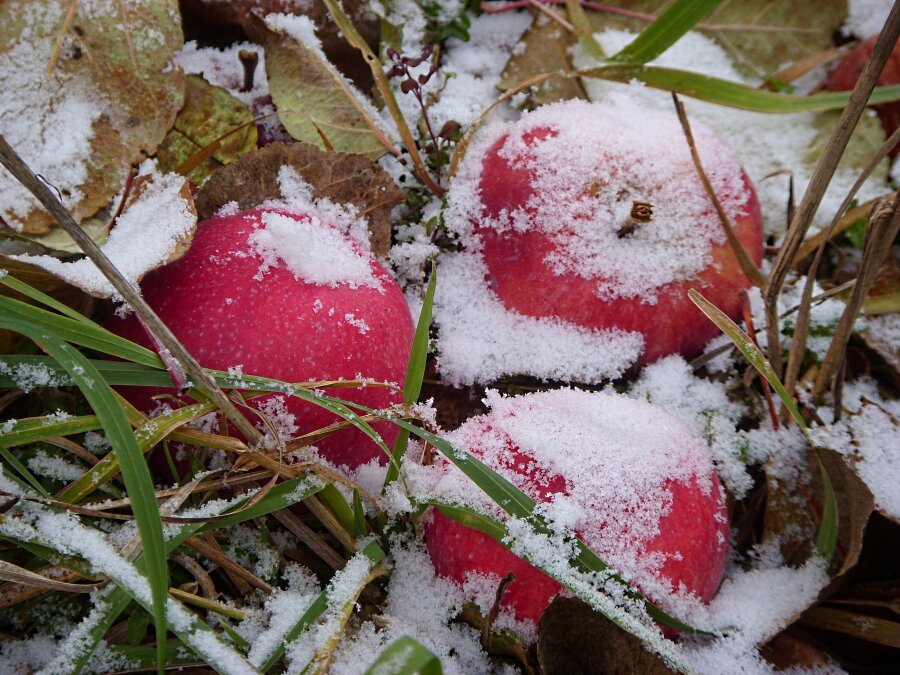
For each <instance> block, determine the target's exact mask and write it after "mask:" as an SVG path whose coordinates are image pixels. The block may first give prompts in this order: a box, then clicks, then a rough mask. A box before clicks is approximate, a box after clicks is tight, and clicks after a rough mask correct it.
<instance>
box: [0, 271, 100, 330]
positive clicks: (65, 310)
mask: <svg viewBox="0 0 900 675" xmlns="http://www.w3.org/2000/svg"><path fill="white" fill-rule="evenodd" d="M0 286H6V287H7V288H9V289H10V290H13V291H16V292H17V293H20V294H21V295H24V296H25V297H26V298H31V299H32V300H34V301H35V302H39V303H41V304H42V305H46V306H47V307H50V308H51V309H55V310H56V311H57V312H59V313H60V314H63V315H65V316H67V317H69V318H70V319H75V320H76V321H79V322H81V323H87V324H93V325H95V326H96V325H97V324H96V323H94V322H93V321H91V320H90V319H89V318H88V317H86V316H85V315H84V314H81V313H80V312H77V311H76V310H74V309H72V308H71V307H69V306H68V305H65V304H63V303H61V302H60V301H59V300H57V299H56V298H52V297H50V296H49V295H47V294H46V293H44V292H42V291H39V290H38V289H36V288H34V287H33V286H29V285H28V284H26V283H25V282H24V281H19V280H18V279H16V278H15V277H14V276H12V275H11V274H5V275H4V274H0Z"/></svg>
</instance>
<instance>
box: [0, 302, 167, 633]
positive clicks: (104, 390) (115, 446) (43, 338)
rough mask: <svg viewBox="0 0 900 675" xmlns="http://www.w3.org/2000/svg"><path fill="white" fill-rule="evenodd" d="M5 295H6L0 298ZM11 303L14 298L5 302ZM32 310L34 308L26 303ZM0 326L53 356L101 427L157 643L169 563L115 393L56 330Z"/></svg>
mask: <svg viewBox="0 0 900 675" xmlns="http://www.w3.org/2000/svg"><path fill="white" fill-rule="evenodd" d="M0 300H6V298H0ZM10 302H14V301H10ZM32 309H34V308H32ZM0 327H3V328H6V329H7V330H12V331H15V332H17V333H21V334H22V335H25V336H27V337H29V338H31V339H32V340H33V341H34V342H35V343H36V344H38V345H39V346H41V348H42V349H43V350H44V351H45V352H47V354H48V355H50V356H51V357H53V358H54V359H56V360H57V361H58V362H59V364H60V365H61V366H63V367H64V368H65V369H66V370H67V371H68V372H69V375H70V376H71V377H72V378H73V379H74V380H75V382H76V383H77V384H78V387H79V389H81V393H82V394H83V395H84V397H85V398H86V399H87V401H88V403H89V404H90V406H91V408H92V409H93V410H94V413H95V414H96V415H97V418H98V419H99V420H100V423H101V425H102V427H103V430H104V431H105V432H106V435H107V437H108V438H109V441H110V444H111V445H112V450H113V453H115V456H116V459H117V460H118V462H119V466H120V467H121V472H122V478H123V479H124V480H125V487H126V489H127V490H128V496H129V498H130V499H131V507H132V512H133V513H134V518H135V521H136V523H137V527H138V532H140V535H141V540H142V542H143V547H144V551H145V555H146V558H147V574H148V580H149V582H150V590H151V597H152V605H153V618H154V623H155V625H156V637H157V642H158V643H159V644H160V648H161V649H162V646H163V645H164V643H165V637H166V630H167V628H166V598H167V595H168V589H169V567H168V564H167V562H166V553H165V550H164V547H163V535H162V520H161V519H160V516H159V508H158V506H157V504H156V494H155V492H154V489H153V480H152V479H151V478H150V471H149V469H148V468H147V464H146V462H144V457H143V454H142V453H141V450H140V447H139V445H138V442H137V439H136V438H135V436H134V434H133V433H132V431H131V425H129V424H128V419H127V418H126V417H125V414H124V412H123V411H122V409H121V408H120V407H119V404H118V402H117V400H116V397H115V394H114V393H113V391H112V389H110V388H109V385H108V384H106V382H104V381H103V378H102V376H101V375H100V373H99V372H98V371H97V369H96V368H94V367H93V365H91V363H90V361H88V360H87V358H85V357H84V355H82V354H81V353H80V352H79V351H78V350H76V349H74V348H73V347H72V346H71V345H69V344H68V343H66V342H64V341H63V340H62V339H60V338H59V337H58V336H57V335H55V334H53V333H50V332H44V331H42V330H40V329H37V328H36V327H35V326H33V325H32V324H30V323H27V322H21V320H19V319H16V318H13V317H7V316H2V317H0Z"/></svg>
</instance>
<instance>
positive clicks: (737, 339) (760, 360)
mask: <svg viewBox="0 0 900 675" xmlns="http://www.w3.org/2000/svg"><path fill="white" fill-rule="evenodd" d="M688 297H689V298H690V299H691V301H692V302H693V303H694V304H695V305H697V307H699V308H700V311H701V312H703V313H704V314H705V315H706V316H707V318H709V320H710V321H712V322H713V323H714V324H716V325H717V326H718V327H719V329H720V330H721V331H722V332H723V333H725V335H727V336H728V337H729V338H730V339H731V341H732V342H733V343H734V344H735V346H736V347H737V348H738V349H739V350H740V352H741V353H742V354H743V355H744V357H745V358H746V359H747V360H748V361H749V362H750V365H751V366H753V367H754V368H755V369H756V370H757V371H758V372H759V374H760V375H762V376H763V377H764V378H765V379H766V381H767V382H768V383H769V384H770V385H771V386H772V389H774V390H775V393H776V394H778V398H779V399H781V402H782V403H783V404H784V407H785V409H787V411H788V412H789V413H790V415H791V417H792V418H793V420H794V421H795V422H796V423H797V426H798V427H800V430H801V431H802V432H803V435H804V436H805V437H806V439H807V441H809V444H810V445H811V446H812V447H813V450H815V454H816V459H817V461H818V464H819V474H820V475H821V477H822V488H823V491H824V493H825V504H824V506H823V508H822V522H821V523H820V524H819V532H818V535H817V537H816V552H817V553H818V554H819V556H821V557H822V558H823V559H824V560H825V562H826V563H830V562H831V560H832V558H834V552H835V549H836V548H837V540H838V507H837V495H835V492H834V485H833V484H832V482H831V477H830V476H829V475H828V470H827V469H826V468H825V463H824V462H823V461H822V456H821V455H820V454H819V450H818V448H817V447H816V445H815V443H814V442H813V440H812V436H811V435H810V433H809V427H808V426H807V424H806V420H805V419H803V415H802V414H800V410H799V408H797V404H796V403H795V402H794V399H793V398H792V397H791V395H790V394H788V392H787V390H786V389H785V388H784V385H783V384H782V383H781V380H780V379H779V378H778V375H777V374H776V373H775V371H774V370H773V368H772V366H771V365H770V364H769V362H768V360H767V359H766V357H765V356H764V355H763V353H762V352H761V351H760V350H759V347H757V346H756V344H755V343H754V342H753V340H751V339H750V336H749V335H747V334H746V333H745V332H744V331H743V330H741V327H740V326H738V325H737V324H736V323H735V322H734V321H732V320H731V318H730V317H729V316H728V315H727V314H725V312H723V311H722V310H720V309H719V308H718V307H716V306H715V305H714V304H712V303H711V302H710V301H709V300H707V299H706V298H704V297H703V296H702V295H701V294H700V293H698V292H697V291H695V290H694V289H693V288H692V289H690V290H689V291H688Z"/></svg>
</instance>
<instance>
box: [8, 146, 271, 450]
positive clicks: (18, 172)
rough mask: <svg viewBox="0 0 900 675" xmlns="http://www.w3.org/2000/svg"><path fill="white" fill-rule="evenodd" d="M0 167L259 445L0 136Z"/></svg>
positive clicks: (248, 427) (210, 382) (256, 441)
mask: <svg viewBox="0 0 900 675" xmlns="http://www.w3.org/2000/svg"><path fill="white" fill-rule="evenodd" d="M0 164H3V166H4V167H6V169H7V170H8V171H9V172H10V173H11V174H12V175H13V176H14V177H15V178H16V179H17V180H18V181H19V182H20V183H21V184H22V185H23V186H25V187H26V188H27V189H28V190H29V192H31V194H33V195H34V196H35V197H36V198H37V199H38V200H39V201H40V202H41V204H43V205H44V208H46V209H47V210H48V211H49V212H50V214H51V215H52V216H53V217H54V218H55V219H56V221H57V222H58V223H59V224H60V226H61V227H62V228H63V230H65V231H66V234H68V235H69V236H70V237H71V238H72V239H73V240H74V241H75V243H77V244H78V245H79V246H80V247H81V250H82V251H84V252H85V254H86V255H87V257H88V258H89V259H90V260H91V261H92V262H93V263H94V264H95V265H96V266H97V268H98V269H99V270H100V271H101V272H102V273H103V275H104V276H105V277H106V278H107V279H108V280H109V282H110V283H111V284H112V286H113V288H115V289H116V292H117V293H118V294H119V295H120V296H122V298H123V299H124V300H125V302H127V303H128V305H129V306H130V307H131V308H132V309H133V310H134V312H135V314H137V315H138V316H140V317H141V319H142V321H143V322H144V324H145V325H146V326H147V327H148V329H149V330H151V331H152V332H153V334H154V335H155V336H156V337H157V339H158V340H159V342H160V343H161V344H162V345H163V347H165V348H166V349H168V350H169V352H171V353H172V354H173V355H174V356H175V358H176V359H177V360H178V362H179V363H180V364H181V365H182V367H183V368H184V370H185V371H186V372H187V373H188V374H189V375H190V377H191V379H192V380H193V381H194V382H195V383H196V386H197V387H198V388H199V389H200V390H201V391H203V393H204V394H206V395H207V396H208V397H209V398H210V400H211V401H212V402H213V403H214V404H215V405H216V406H217V407H218V408H219V409H220V410H222V412H224V413H225V415H226V416H227V417H228V419H229V420H231V421H232V422H233V423H234V425H235V426H236V427H237V428H238V430H239V431H240V432H241V434H243V435H244V437H245V438H246V439H247V440H248V441H249V442H250V443H251V445H259V444H260V443H262V434H260V433H259V431H257V429H256V428H255V427H254V426H253V425H252V424H251V423H250V422H249V420H247V418H246V417H244V416H243V415H242V414H241V413H240V412H239V411H238V409H237V408H235V406H234V404H233V403H231V401H229V400H228V398H227V397H226V396H225V394H224V392H222V390H221V389H219V387H218V385H216V383H215V381H214V380H213V379H212V377H210V376H209V375H208V374H207V372H206V371H205V370H203V367H202V366H201V365H200V364H199V363H198V362H197V360H196V359H195V358H194V357H193V356H192V355H191V354H190V352H188V351H187V349H185V348H184V346H183V345H182V344H181V342H179V341H178V338H176V337H175V335H174V334H173V333H172V331H171V330H169V328H168V326H166V325H165V324H164V323H163V322H162V320H161V319H160V318H159V317H158V316H157V315H156V312H154V311H153V310H152V309H151V308H150V305H148V304H147V303H146V301H145V300H144V299H143V298H142V297H141V294H140V291H139V290H138V288H137V286H136V285H134V284H132V283H131V282H130V281H128V280H127V279H126V278H125V277H124V276H122V274H121V272H119V270H117V269H116V266H115V265H113V264H112V262H111V261H110V259H109V258H107V257H106V254H105V253H104V252H103V251H102V250H101V249H100V247H99V246H98V245H97V244H96V242H94V240H93V239H91V238H90V237H89V236H88V235H87V233H86V232H85V231H84V230H83V229H81V228H80V227H79V226H78V224H77V223H76V222H75V220H74V219H73V218H72V216H71V214H70V213H69V212H68V211H67V210H66V208H65V207H64V206H63V205H62V203H61V202H60V201H59V199H57V197H56V196H55V195H54V194H53V192H51V191H50V189H49V188H48V187H47V185H46V184H45V183H44V182H43V181H42V180H41V179H40V178H38V177H37V176H36V175H35V174H34V172H33V171H32V170H31V169H30V168H28V166H27V165H26V164H25V162H24V161H23V160H22V158H21V157H19V155H18V153H17V152H16V151H15V150H14V149H13V148H12V147H11V146H10V145H9V143H7V142H6V139H5V138H4V137H3V136H2V135H0Z"/></svg>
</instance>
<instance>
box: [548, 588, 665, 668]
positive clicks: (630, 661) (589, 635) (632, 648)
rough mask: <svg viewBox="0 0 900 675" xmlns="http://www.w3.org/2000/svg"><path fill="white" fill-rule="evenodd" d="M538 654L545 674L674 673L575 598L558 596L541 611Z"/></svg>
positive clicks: (615, 626) (636, 642)
mask: <svg viewBox="0 0 900 675" xmlns="http://www.w3.org/2000/svg"><path fill="white" fill-rule="evenodd" d="M537 653H538V662H539V663H540V665H541V672H543V673H544V674H545V675H568V674H569V673H582V675H601V674H606V673H643V674H644V675H668V674H669V673H671V672H673V671H672V670H670V669H669V667H668V666H666V664H665V663H664V662H663V660H662V659H661V658H660V657H659V656H657V655H656V654H652V653H650V652H648V651H647V650H646V649H645V648H644V646H643V645H642V644H641V641H640V640H638V639H637V638H636V637H634V636H633V635H631V634H629V633H627V632H625V631H624V630H622V629H621V628H619V627H618V626H617V625H616V624H614V623H613V622H612V621H610V620H609V619H607V618H606V617H605V616H603V615H602V614H600V613H598V612H595V611H594V610H592V609H591V607H590V606H589V605H588V604H586V603H585V602H583V601H581V600H578V599H576V598H563V597H557V598H556V599H554V600H553V602H551V603H550V606H549V607H548V608H547V609H546V610H545V611H544V613H543V615H542V616H541V620H540V623H539V624H538V638H537Z"/></svg>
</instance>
